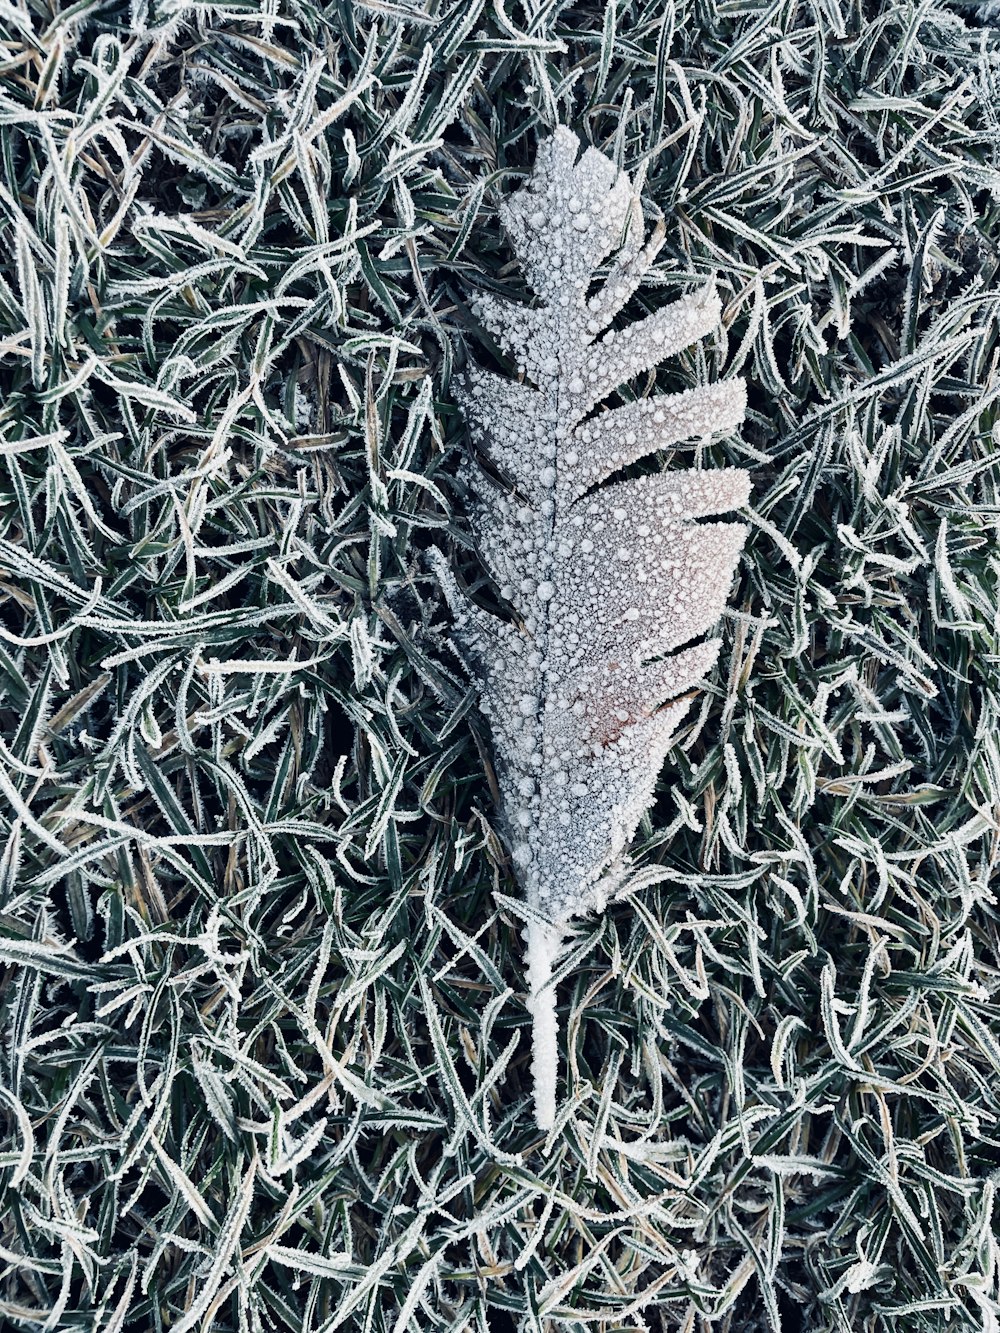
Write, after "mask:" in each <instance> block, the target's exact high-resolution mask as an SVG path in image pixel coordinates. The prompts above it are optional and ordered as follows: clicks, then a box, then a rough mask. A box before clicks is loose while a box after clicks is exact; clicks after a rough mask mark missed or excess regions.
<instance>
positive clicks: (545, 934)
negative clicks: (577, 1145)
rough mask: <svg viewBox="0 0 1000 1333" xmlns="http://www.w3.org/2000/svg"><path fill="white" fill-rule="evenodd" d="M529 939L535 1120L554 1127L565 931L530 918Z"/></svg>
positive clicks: (529, 1005)
mask: <svg viewBox="0 0 1000 1333" xmlns="http://www.w3.org/2000/svg"><path fill="white" fill-rule="evenodd" d="M524 935H525V939H526V940H527V942H528V945H527V950H526V954H525V962H526V964H527V974H528V976H527V981H528V999H527V1002H526V1008H527V1010H528V1012H529V1013H530V1014H531V1049H532V1054H531V1076H532V1078H533V1079H534V1084H535V1123H536V1124H537V1125H538V1128H539V1129H551V1128H552V1126H553V1124H554V1123H555V1118H556V1069H557V1068H558V1066H559V1053H558V1045H557V1036H558V1019H557V1016H556V988H555V986H554V985H553V982H552V968H553V966H554V964H555V961H556V959H557V958H558V956H559V949H560V946H561V945H562V940H563V932H562V930H561V929H560V928H559V926H557V925H551V926H543V925H540V924H539V923H538V922H536V921H531V922H529V924H528V926H527V928H526V930H525V932H524Z"/></svg>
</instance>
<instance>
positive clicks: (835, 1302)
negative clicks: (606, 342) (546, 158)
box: [0, 0, 1000, 1333]
mask: <svg viewBox="0 0 1000 1333" xmlns="http://www.w3.org/2000/svg"><path fill="white" fill-rule="evenodd" d="M995 19H996V15H995V14H992V15H991V10H990V8H989V7H986V8H985V9H978V10H977V9H971V8H966V9H963V8H961V7H959V6H958V5H950V6H946V5H942V4H936V3H933V2H932V0H927V2H924V3H919V4H917V3H913V4H898V5H897V4H889V3H884V4H882V5H877V4H871V5H869V4H862V3H857V4H853V5H849V4H841V3H839V2H838V0H814V2H812V3H807V2H805V0H804V2H803V3H795V2H794V0H787V2H785V0H777V2H776V3H770V4H763V3H756V2H754V0H732V2H731V3H724V4H719V5H716V6H712V5H707V4H703V3H686V2H685V0H678V3H673V0H648V3H639V2H638V0H635V2H634V3H633V2H631V0H607V3H604V0H594V2H593V3H568V4H567V3H559V0H547V2H545V0H523V3H521V4H514V3H511V4H510V5H509V6H508V7H507V8H506V9H505V8H504V7H503V6H502V5H501V4H499V3H497V4H492V5H488V4H485V3H482V2H481V0H456V2H455V3H451V4H449V3H447V2H446V0H426V7H425V8H420V7H419V5H417V4H415V3H414V4H410V3H404V2H402V0H372V2H371V3H368V4H361V3H351V2H350V0H339V2H337V3H332V4H328V5H314V4H310V3H304V2H302V3H299V2H298V0H285V2H284V3H281V4H278V3H263V4H260V5H257V4H254V3H242V2H241V0H233V3H230V4H218V5H184V4H181V3H174V0H164V2H163V3H160V2H159V0H135V3H134V4H133V6H132V8H131V9H126V8H125V7H123V6H120V5H117V4H102V3H99V2H98V3H94V2H93V0H81V2H80V3H77V4H73V5H68V6H67V7H66V8H64V9H63V10H62V12H57V11H54V10H53V9H51V8H49V7H47V6H46V5H44V4H42V3H41V2H40V0H10V3H7V0H4V3H3V5H2V7H0V30H2V34H3V35H2V42H3V46H2V49H0V59H2V90H0V156H2V172H0V176H2V184H0V237H2V246H0V346H2V349H3V359H2V363H0V378H2V406H0V599H2V600H0V675H2V700H0V734H2V745H0V761H2V762H0V792H2V796H0V819H2V822H0V960H2V965H3V967H2V974H0V992H2V1003H3V1024H4V1028H5V1040H4V1044H3V1048H2V1053H0V1065H2V1070H0V1126H2V1130H3V1142H2V1145H0V1179H2V1181H3V1184H4V1187H5V1194H4V1204H3V1211H2V1215H0V1247H2V1248H0V1322H2V1324H3V1326H4V1327H5V1328H9V1329H12V1330H14V1329H16V1330H42V1329H45V1330H58V1331H59V1333H62V1331H63V1330H94V1333H116V1331H117V1330H137V1331H138V1330H141V1331H142V1333H151V1331H153V1330H155V1331H156V1333H159V1331H160V1330H166V1329H169V1330H171V1331H172V1333H186V1331H187V1330H204V1331H205V1333H208V1330H213V1333H230V1331H235V1330H240V1331H241V1333H242V1331H243V1330H254V1331H255V1333H256V1331H257V1330H261V1331H262V1333H263V1331H264V1330H282V1331H284V1330H287V1331H288V1333H320V1330H322V1331H323V1333H332V1331H333V1330H334V1329H337V1328H341V1329H345V1330H366V1333H367V1330H371V1331H372V1333H383V1330H384V1331H386V1333H403V1331H404V1330H407V1329H412V1330H418V1329H419V1330H431V1329H433V1330H452V1331H453V1333H465V1331H466V1330H470V1331H472V1330H475V1331H476V1333H483V1331H484V1330H487V1329H489V1330H492V1333H502V1331H504V1333H505V1331H506V1330H513V1329H515V1328H523V1329H524V1330H528V1331H532V1333H543V1331H544V1333H548V1330H550V1329H552V1330H554V1329H566V1330H584V1329H592V1330H597V1331H599V1333H614V1331H617V1330H626V1329H641V1328H647V1329H650V1330H669V1329H683V1330H685V1331H686V1333H695V1330H703V1329H707V1328H708V1327H711V1328H713V1329H717V1330H720V1331H728V1333H757V1331H758V1330H759V1331H760V1333H763V1331H764V1330H777V1329H778V1328H779V1327H783V1328H784V1329H785V1330H786V1333H789V1331H790V1330H795V1329H805V1330H809V1333H822V1331H824V1330H831V1331H833V1330H836V1331H837V1333H857V1330H872V1331H873V1333H874V1331H876V1330H877V1331H878V1333H890V1331H892V1333H909V1331H910V1330H913V1331H915V1333H916V1331H919V1333H929V1331H930V1330H937V1329H944V1328H945V1327H947V1328H948V1329H951V1330H961V1329H996V1327H997V1316H998V1313H1000V1305H998V1281H1000V1277H998V1261H1000V1251H998V1244H997V1241H996V1239H995V1220H994V1193H995V1178H996V1173H997V1171H998V1169H1000V1128H998V1112H1000V1093H998V1087H1000V1005H998V993H1000V962H998V937H1000V932H998V917H997V905H996V896H995V890H994V888H993V887H992V885H991V879H992V877H993V875H994V871H995V868H996V866H997V863H998V860H1000V700H998V684H1000V674H998V664H1000V620H998V581H1000V564H998V559H997V555H996V538H997V533H998V516H1000V450H998V447H1000V413H998V408H997V399H998V396H1000V372H998V348H1000V337H998V314H1000V283H998V276H997V269H998V236H1000V154H998V145H1000V113H998V110H997V108H998V106H1000V63H998V62H1000V41H998V35H1000V31H998V29H997V28H996V27H994V26H992V25H993V23H994V21H995ZM558 120H562V121H564V122H566V123H569V124H571V125H572V126H573V127H574V128H575V129H576V130H577V131H578V132H579V133H580V134H581V135H582V136H583V137H584V138H585V139H589V140H590V141H592V142H593V143H595V144H597V145H598V146H599V147H600V148H602V149H603V150H604V151H605V152H608V153H609V154H610V155H612V156H613V157H615V158H616V160H618V161H619V162H620V163H621V164H622V165H623V166H625V167H626V168H628V169H629V170H630V171H636V170H640V169H641V170H644V171H645V179H646V186H645V197H646V199H647V201H648V204H649V211H650V224H651V225H652V222H653V220H654V217H655V214H656V212H657V210H659V211H660V212H662V214H663V216H664V219H665V222H666V226H667V244H666V246H665V248H664V250H663V252H662V254H661V257H660V259H659V261H658V262H657V265H656V268H655V271H654V274H653V277H652V280H651V281H650V282H648V283H647V284H646V286H645V287H644V288H643V292H642V295H641V297H640V298H637V299H635V300H634V301H633V302H632V303H631V304H630V306H629V307H628V308H627V309H626V311H625V312H624V313H623V315H622V322H627V321H628V320H630V319H633V318H635V317H636V316H637V315H640V314H641V313H642V311H643V310H644V309H649V308H652V307H653V306H654V305H656V304H657V303H660V302H662V301H664V300H666V299H669V297H670V296H671V295H673V294H676V293H678V292H680V291H685V290H690V289H691V288H692V286H693V285H694V284H695V282H696V280H704V279H705V278H707V277H709V276H712V275H714V276H715V278H716V281H717V283H718V285H719V289H720V292H721V294H722V296H723V301H724V306H725V314H724V323H725V329H724V332H723V333H722V334H720V335H719V336H718V337H717V338H716V339H715V340H714V342H713V341H712V340H709V342H708V343H707V344H705V345H701V346H699V347H697V348H695V349H693V350H692V351H691V352H690V353H689V354H686V355H685V356H683V357H681V358H679V359H677V360H675V361H673V362H672V363H669V364H668V365H666V366H665V367H664V368H663V370H662V371H661V372H660V373H659V374H658V375H657V376H656V377H655V384H656V385H657V386H658V387H659V388H661V389H664V388H681V387H684V386H686V385H689V384H694V383H696V382H698V381H700V380H702V379H704V378H706V377H713V378H714V377H718V376H720V375H723V374H727V373H737V372H739V373H742V374H744V375H745V376H746V377H747V379H748V382H749V386H750V412H749V416H748V421H747V424H746V426H745V427H744V428H743V430H742V432H741V434H740V435H738V436H729V437H725V438H722V439H717V440H715V441H714V442H712V443H711V444H708V445H703V446H698V447H686V448H685V447H682V448H679V449H677V450H674V451H672V456H667V455H664V456H663V457H662V458H661V459H660V460H659V461H660V465H662V466H670V465H675V466H694V465H699V464H703V465H705V466H712V465H718V464H721V463H724V462H727V463H734V464H738V465H740V466H747V467H749V468H750V469H751V472H752V477H753V483H754V490H753V497H752V504H753V509H752V510H751V512H750V517H751V520H752V523H753V530H752V532H751V537H750V540H749V542H748V546H747V550H746V553H745V555H744V558H743V561H742V564H741V566H740V570H739V574H738V580H737V585H736V588H735V590H734V595H733V598H732V601H731V607H732V609H731V611H730V612H729V613H728V614H727V616H726V617H725V619H724V621H723V622H722V629H721V632H722V633H723V635H724V648H723V652H722V656H721V658H720V663H719V666H718V668H717V670H716V672H715V674H714V676H713V677H712V679H711V680H710V682H709V684H708V686H707V688H706V689H705V690H704V691H703V693H702V695H701V698H700V700H699V702H698V704H697V705H696V707H695V708H694V709H693V710H692V713H691V715H690V722H689V724H688V725H687V726H686V728H685V729H684V730H683V732H682V733H681V735H680V738H679V742H678V744H677V746H676V747H675V749H674V751H673V752H672V754H671V756H670V760H669V762H668V765H667V767H666V768H665V770H664V776H663V781H662V784H661V794H660V797H659V799H658V803H657V805H656V806H655V808H654V810H653V811H652V813H651V816H650V817H649V818H648V819H647V820H646V821H645V823H644V825H643V829H642V833H641V836H640V839H639V844H638V851H639V853H640V864H641V865H642V867H644V870H645V872H646V873H645V878H644V882H643V883H641V884H640V886H639V887H637V888H636V889H635V890H634V892H632V893H631V894H630V895H629V897H628V898H627V899H625V900H623V901H620V902H618V903H617V904H615V905H614V906H613V907H612V908H611V910H610V911H609V913H608V914H607V916H606V917H604V918H601V919H599V920H592V921H588V922H584V923H581V925H580V928H579V935H578V940H577V941H576V947H575V948H574V949H573V951H572V953H571V956H570V959H569V962H568V964H567V966H566V967H565V969H564V975H563V979H562V981H561V983H560V992H559V995H560V1015H561V1020H562V1031H563V1034H564V1042H565V1045H564V1049H563V1053H562V1068H563V1070H564V1072H565V1073H566V1076H567V1086H565V1087H564V1088H563V1090H562V1093H561V1097H562V1101H561V1110H560V1116H559V1119H558V1121H557V1125H556V1128H555V1131H554V1132H553V1134H552V1136H551V1138H550V1139H549V1140H548V1141H545V1139H544V1137H543V1136H542V1135H540V1134H539V1133H538V1132H537V1131H536V1130H535V1128H534V1126H533V1120H532V1114H531V1106H530V1097H529V1094H530V1079H529V1071H528V1059H529V1051H528V1032H527V1029H528V1018H527V1015H526V1013H525V1011H524V1008H523V997H524V975H523V970H522V965H521V960H520V950H521V934H520V932H521V920H520V918H519V916H518V914H517V903H516V900H515V898H514V888H513V881H512V879H511V876H510V868H509V864H508V861H507V856H506V852H505V849H504V847H503V845H502V843H501V841H500V839H499V837H498V835H497V832H496V828H495V816H494V814H493V810H492V806H491V803H490V786H489V783H490V780H491V769H490V752H489V738H488V734H487V732H486V729H485V726H484V724H483V722H482V719H481V718H480V717H479V716H478V714H477V711H476V708H475V702H474V696H473V694H472V692H471V690H470V688H469V685H468V682H467V681H466V680H465V678H464V677H463V674H462V672H461V669H460V667H459V666H458V664H457V662H456V660H455V658H454V657H453V655H452V654H451V653H450V651H449V648H448V643H447V629H448V623H449V621H448V616H447V612H446V611H445V609H444V607H443V605H442V599H441V597H440V593H439V590H438V588H437V586H436V584H435V582H434V580H433V579H432V578H431V577H430V575H429V573H428V568H427V565H426V563H425V562H424V560H423V558H422V552H423V550H424V549H425V548H426V547H427V546H428V545H430V544H432V543H433V544H437V545H439V546H441V547H442V548H443V549H447V550H448V551H450V552H451V553H452V554H453V556H454V559H455V562H456V564H457V566H458V567H459V568H460V569H461V570H462V572H463V575H464V577H465V578H466V580H467V581H468V582H470V583H471V584H472V585H473V586H478V587H479V590H480V592H481V594H482V596H483V598H484V599H486V600H489V599H490V598H491V597H494V596H495V593H493V592H491V590H490V589H489V588H488V587H487V586H485V583H484V582H483V581H482V578H481V575H480V573H479V571H478V566H477V564H476V560H475V556H474V553H473V552H471V551H469V549H468V539H467V537H466V536H465V535H464V534H465V528H464V522H463V518H462V508H463V497H462V494H461V492H460V490H459V488H458V486H457V483H456V481H455V474H456V468H457V461H458V458H459V455H460V452H461V449H462V447H463V440H464V437H463V431H462V426H461V422H460V420H459V418H458V416H457V413H456V411H455V409H454V407H453V405H452V401H451V398H450V395H449V381H450V377H451V376H452V374H453V372H454V371H455V370H456V369H457V368H459V367H460V366H461V364H462V362H463V360H464V359H465V357H466V356H467V355H469V354H473V355H475V356H476V357H477V358H479V359H480V360H482V361H484V362H486V363H492V364H494V365H495V366H496V365H497V364H498V363H497V358H496V356H495V349H491V347H490V346H489V345H488V343H487V342H486V340H485V339H484V337H483V336H482V335H481V333H480V332H479V331H478V330H477V329H476V327H475V324H474V321H473V319H472V317H471V314H470V312H469V299H470V296H471V294H472V293H473V292H474V290H475V289H477V288H481V287H488V288H492V289H494V290H502V291H506V292H508V293H510V294H513V295H517V294H519V293H523V292H524V290H525V288H524V284H523V279H522V276H521V274H520V273H519V272H518V270H517V268H516V265H514V264H513V262H512V256H511V254H510V252H509V250H508V248H507V247H506V244H505V243H504V241H503V239H502V236H501V232H500V229H499V225H498V221H497V217H496V203H497V199H498V197H499V195H500V193H501V192H502V191H504V190H509V189H511V188H514V187H515V186H516V184H517V182H518V180H519V179H520V178H521V176H522V175H523V173H524V172H525V171H526V169H527V168H528V167H529V166H530V164H531V162H532V160H533V157H534V151H535V146H536V144H537V142H538V140H539V138H540V137H542V136H543V135H544V134H545V133H546V132H547V130H548V129H550V128H551V127H552V126H553V125H554V124H555V123H556V122H557V121H558ZM653 387H654V380H652V379H651V380H650V382H648V383H643V384H634V385H632V386H631V389H630V390H623V393H629V392H631V393H637V394H642V393H648V392H650V391H651V390H652V389H653Z"/></svg>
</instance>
